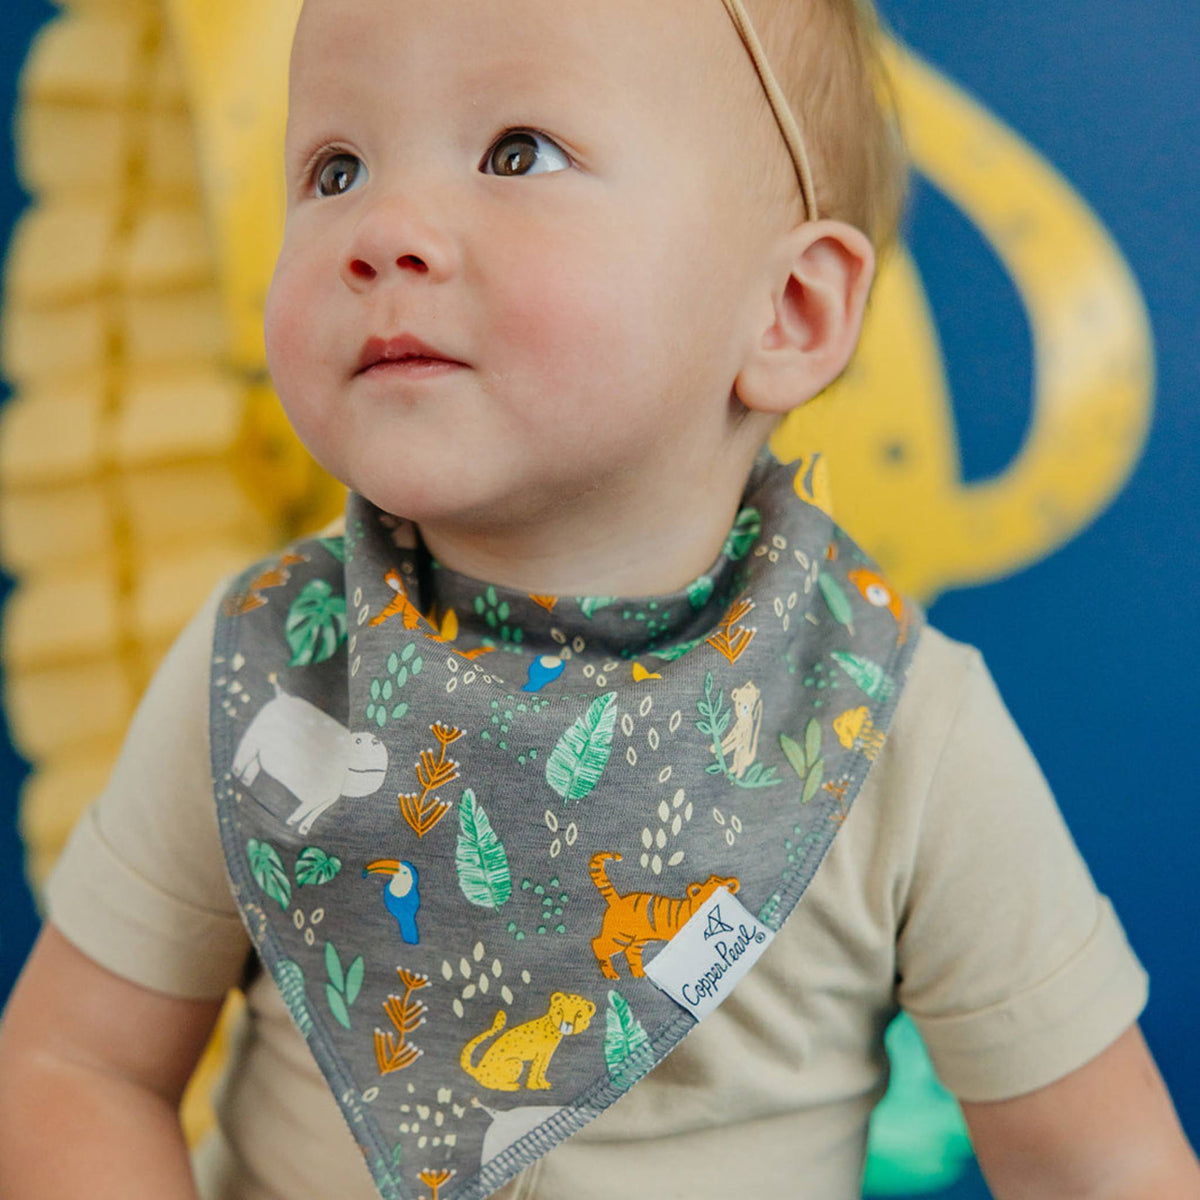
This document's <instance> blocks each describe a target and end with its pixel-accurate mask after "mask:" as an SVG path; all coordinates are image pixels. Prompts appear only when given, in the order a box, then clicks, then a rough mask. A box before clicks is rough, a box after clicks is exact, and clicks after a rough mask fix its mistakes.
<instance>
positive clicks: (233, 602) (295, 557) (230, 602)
mask: <svg viewBox="0 0 1200 1200" xmlns="http://www.w3.org/2000/svg"><path fill="white" fill-rule="evenodd" d="M309 561H311V560H310V559H309V557H308V555H307V554H285V555H284V556H283V557H282V558H281V559H280V560H279V562H278V563H277V564H276V565H275V566H273V567H267V568H266V569H265V570H264V571H262V572H261V574H258V575H256V576H255V577H254V578H253V579H252V580H251V581H250V586H249V587H248V588H247V589H246V590H245V591H244V592H240V593H238V594H236V595H233V596H227V597H226V598H225V605H224V608H225V615H226V616H227V617H244V616H245V615H246V614H247V613H252V612H253V611H254V610H255V609H256V608H262V606H263V605H264V604H266V603H267V598H266V596H264V595H263V594H262V593H263V592H265V591H266V590H267V589H268V588H277V587H283V585H284V584H285V583H288V582H289V581H290V580H291V578H292V572H291V571H290V570H289V568H290V567H294V566H295V565H296V564H297V563H306V562H309Z"/></svg>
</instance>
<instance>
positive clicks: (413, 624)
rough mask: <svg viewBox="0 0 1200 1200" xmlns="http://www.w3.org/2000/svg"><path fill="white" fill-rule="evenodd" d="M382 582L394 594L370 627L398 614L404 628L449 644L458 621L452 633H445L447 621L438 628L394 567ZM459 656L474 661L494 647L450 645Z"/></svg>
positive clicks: (431, 639)
mask: <svg viewBox="0 0 1200 1200" xmlns="http://www.w3.org/2000/svg"><path fill="white" fill-rule="evenodd" d="M383 578H384V582H385V583H387V585H388V587H390V588H391V589H392V591H393V592H395V593H396V594H395V596H394V597H393V598H392V601H391V603H390V604H388V606H387V607H386V608H384V609H383V610H382V611H380V612H379V613H377V614H376V615H375V616H373V617H372V618H371V620H370V622H369V624H370V625H371V626H372V627H375V626H379V625H382V624H383V623H384V622H385V621H390V620H391V619H392V617H395V616H400V617H403V619H404V628H405V629H417V628H419V629H420V630H421V632H422V633H423V634H424V635H425V636H426V637H427V638H428V639H429V640H430V641H431V642H442V643H444V644H446V645H449V644H450V643H451V642H452V641H453V640H454V637H455V636H456V634H457V630H458V623H457V621H455V622H454V631H455V632H454V633H449V634H448V633H447V632H446V630H447V628H448V625H449V623H448V622H446V623H444V624H443V627H442V629H440V630H439V629H438V627H437V624H436V623H435V622H434V621H433V620H432V619H431V617H426V616H424V615H423V614H422V613H421V611H420V609H418V608H417V606H416V605H415V604H414V603H413V602H412V601H411V600H410V599H409V598H408V589H407V588H405V586H404V579H403V577H402V576H401V574H400V572H399V571H397V570H396V569H395V568H394V567H393V568H392V569H391V570H390V571H388V573H387V574H386V575H384V577H383ZM450 649H451V650H453V651H454V653H455V654H457V655H458V656H459V658H465V659H466V660H467V661H468V662H474V661H475V659H477V658H482V657H483V655H485V654H490V653H491V652H492V650H493V649H494V647H492V646H478V647H476V648H475V649H473V650H459V649H457V648H456V647H455V646H450Z"/></svg>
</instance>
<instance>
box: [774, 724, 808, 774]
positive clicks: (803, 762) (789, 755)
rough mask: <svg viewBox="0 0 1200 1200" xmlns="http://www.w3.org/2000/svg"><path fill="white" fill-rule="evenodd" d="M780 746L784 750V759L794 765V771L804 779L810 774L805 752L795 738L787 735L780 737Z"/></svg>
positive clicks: (782, 734)
mask: <svg viewBox="0 0 1200 1200" xmlns="http://www.w3.org/2000/svg"><path fill="white" fill-rule="evenodd" d="M779 745H780V748H781V749H782V750H783V753H784V757H785V758H786V759H787V760H788V762H790V763H791V764H792V770H793V771H795V772H796V774H797V775H799V776H800V778H801V779H803V778H804V777H805V776H806V775H807V774H808V761H807V759H806V758H805V756H804V750H803V748H802V747H801V746H800V744H799V742H797V741H796V740H795V739H794V738H790V737H788V735H787V734H786V733H781V734H780V735H779Z"/></svg>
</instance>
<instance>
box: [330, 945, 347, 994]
mask: <svg viewBox="0 0 1200 1200" xmlns="http://www.w3.org/2000/svg"><path fill="white" fill-rule="evenodd" d="M325 970H326V971H327V972H328V974H329V982H330V983H332V984H333V986H334V987H335V988H337V990H338V991H339V992H344V991H345V990H346V977H345V975H343V974H342V960H341V959H340V958H338V952H337V951H336V950H335V949H334V948H333V943H332V942H326V943H325Z"/></svg>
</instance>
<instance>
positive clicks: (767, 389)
mask: <svg viewBox="0 0 1200 1200" xmlns="http://www.w3.org/2000/svg"><path fill="white" fill-rule="evenodd" d="M874 274H875V251H874V249H873V248H872V246H871V243H870V240H869V239H868V238H867V236H866V234H864V233H863V232H862V231H861V230H859V229H856V228H855V227H854V226H853V225H848V224H846V223H845V222H844V221H811V222H807V223H805V224H803V225H798V226H796V227H795V228H794V229H792V230H790V231H789V232H788V233H787V234H785V235H783V236H782V237H781V238H780V239H779V241H778V242H777V243H776V245H775V247H774V252H773V253H772V255H771V259H770V262H769V264H768V270H767V273H766V275H765V276H764V285H765V286H764V289H763V291H762V292H761V293H760V297H759V299H758V300H757V301H756V305H757V307H756V308H755V309H754V311H753V315H752V317H751V326H750V343H749V350H748V352H747V354H746V356H745V359H744V361H743V363H742V369H741V370H740V371H739V372H738V376H737V379H736V380H735V382H734V390H735V391H736V392H737V396H738V399H739V400H741V402H742V403H743V404H744V405H745V406H746V407H747V408H749V409H752V410H754V411H755V412H763V413H769V414H772V415H775V416H782V415H783V414H785V413H788V412H791V411H792V409H794V408H799V407H800V405H801V404H804V403H805V402H806V401H808V400H811V399H812V398H813V397H814V396H815V395H817V394H818V393H819V392H822V391H824V389H825V388H827V387H828V386H829V385H830V384H831V383H832V382H833V381H834V380H835V379H836V378H837V377H838V376H839V375H840V374H841V373H842V372H843V371H844V370H845V369H846V364H847V363H848V362H849V361H850V356H851V355H852V354H853V353H854V348H855V346H856V345H857V344H858V336H859V332H860V331H861V329H862V319H863V310H864V309H865V308H866V304H867V296H868V294H869V293H870V290H871V280H872V279H873V277H874Z"/></svg>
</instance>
